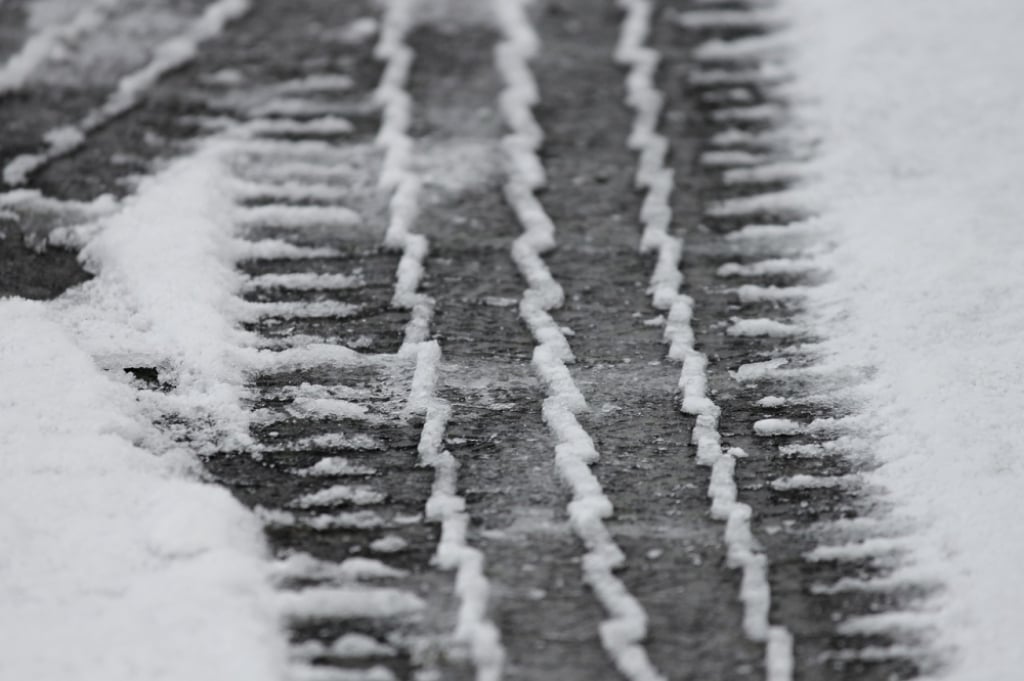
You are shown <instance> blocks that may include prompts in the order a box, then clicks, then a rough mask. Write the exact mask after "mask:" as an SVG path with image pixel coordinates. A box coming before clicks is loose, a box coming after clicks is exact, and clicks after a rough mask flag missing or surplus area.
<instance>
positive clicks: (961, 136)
mask: <svg viewBox="0 0 1024 681" xmlns="http://www.w3.org/2000/svg"><path fill="white" fill-rule="evenodd" d="M780 7H781V9H782V11H783V16H784V17H785V18H786V19H787V20H788V22H789V28H788V30H787V32H788V36H787V37H788V41H787V42H788V49H789V50H790V51H791V53H792V62H793V63H794V64H795V65H796V66H797V76H798V80H797V82H796V84H795V87H796V89H797V92H798V94H799V99H800V100H802V101H805V102H809V103H810V106H807V107H803V108H802V109H801V110H800V111H798V113H799V114H800V115H801V116H802V117H804V119H805V120H809V121H811V122H812V123H813V124H814V125H815V126H816V127H817V132H818V133H819V134H820V136H821V142H820V145H819V151H818V153H817V154H816V158H815V159H814V162H813V170H814V177H813V178H811V179H808V180H807V181H805V183H804V186H805V188H806V189H807V190H808V191H810V192H811V194H812V196H813V198H814V202H815V204H816V206H817V207H818V208H819V219H820V220H821V221H823V222H825V223H827V224H828V225H829V226H830V227H832V228H834V233H835V235H836V249H835V251H834V252H833V253H832V254H831V255H829V256H826V261H827V265H828V266H829V269H830V273H831V282H830V285H829V286H828V287H823V288H820V289H816V290H812V291H809V293H808V297H807V301H808V307H809V311H810V312H812V313H813V314H815V315H816V316H817V318H818V319H819V320H820V323H819V328H820V329H822V330H825V331H827V332H828V334H829V337H828V339H827V341H826V342H825V343H824V344H823V345H822V350H823V352H824V354H825V357H826V361H827V363H828V364H829V365H830V366H832V367H834V368H835V369H837V370H839V371H844V370H845V371H850V370H851V368H852V369H853V370H854V371H856V370H857V369H859V368H861V367H871V369H872V370H873V372H874V373H873V375H872V376H871V378H870V380H866V382H865V385H864V386H863V388H862V389H861V390H860V393H861V395H862V396H863V397H865V398H866V399H865V400H864V402H863V403H862V404H860V405H858V406H859V407H860V408H861V409H863V410H864V412H865V414H866V417H867V419H868V423H870V425H871V429H872V432H873V434H874V436H875V439H874V442H873V444H872V447H871V449H872V452H873V454H874V455H875V456H876V457H877V462H878V464H879V467H878V468H877V469H876V470H873V471H872V472H870V473H867V474H865V475H866V480H867V482H868V483H869V484H871V485H874V486H877V487H879V488H882V489H885V490H886V491H887V494H886V501H887V502H888V503H892V504H893V505H894V507H895V511H896V513H897V514H899V515H901V516H905V517H906V518H907V519H909V520H911V521H913V522H914V524H915V530H914V532H913V534H912V535H910V536H908V537H906V538H904V539H903V541H904V542H905V545H906V546H907V547H908V548H909V549H910V552H909V554H908V556H907V559H906V560H905V561H904V562H903V563H902V564H901V565H899V566H898V567H897V569H896V571H895V572H894V573H893V574H892V575H890V576H886V577H884V578H883V579H884V582H885V583H886V584H889V585H900V584H903V585H913V584H914V581H915V579H916V578H919V577H921V576H924V578H926V579H927V580H928V581H929V582H932V583H934V582H938V583H941V584H944V586H945V588H944V590H943V591H942V592H940V593H939V594H937V595H933V596H932V597H931V598H929V599H926V600H924V601H923V602H920V603H910V604H909V606H908V607H909V609H908V610H907V611H905V612H896V613H882V614H879V615H878V616H877V617H873V618H859V620H854V621H851V622H847V623H844V624H843V625H842V626H843V627H844V629H845V630H847V631H851V632H857V631H876V632H882V633H887V634H896V635H897V636H899V635H903V634H909V635H910V636H911V637H912V638H914V637H916V638H917V639H918V640H923V641H925V642H927V644H929V645H930V646H934V647H935V648H937V649H938V651H939V652H940V653H941V654H942V655H943V656H945V657H946V659H945V660H944V662H945V666H944V667H942V668H939V669H937V670H935V672H934V673H935V675H936V676H938V677H940V678H944V679H950V680H955V681H997V680H1002V679H1009V678H1016V677H1018V676H1020V674H1021V669H1024V648H1022V647H1021V646H1020V644H1019V639H1020V632H1021V631H1022V630H1024V588H1022V587H1021V586H1020V579H1019V566H1020V565H1021V564H1022V563H1024V530H1022V528H1021V525H1020V523H1018V522H1016V521H1015V519H1016V517H1017V516H1019V515H1020V511H1021V508H1022V505H1021V501H1020V499H1021V497H1020V490H1021V489H1022V488H1024V458H1022V456H1021V451H1020V450H1021V442H1022V441H1024V427H1022V426H1021V423H1022V420H1021V417H1020V405H1021V404H1024V388H1022V386H1024V361H1022V359H1021V358H1022V357H1024V343H1022V341H1021V340H1020V339H1021V338H1022V337H1024V276H1022V274H1021V273H1022V272H1024V237H1022V236H1021V235H1022V234H1024V232H1022V230H1021V222H1022V220H1024V199H1022V198H1021V197H1022V194H1021V192H1020V190H1019V184H1020V178H1021V176H1022V175H1024V142H1022V140H1024V123H1022V121H1024V86H1022V81H1021V79H1020V78H1019V76H1018V74H1017V73H1016V72H1015V70H1014V69H1012V68H1008V64H1010V63H1015V61H1019V59H1021V58H1022V57H1024V52H1022V50H1021V47H1020V40H1019V33H1020V26H1021V24H1022V22H1024V6H1021V5H1020V4H1019V3H1014V2H1005V1H1002V0H950V1H949V2H942V3H934V2H928V1H927V0H901V2H898V3H893V2H886V1H885V0H833V1H831V2H827V3H826V2H821V1H820V0H783V1H782V2H781V3H780ZM862 586H863V588H865V589H870V588H872V584H871V582H870V581H869V582H867V583H865V584H864V585H862ZM929 673H931V672H929Z"/></svg>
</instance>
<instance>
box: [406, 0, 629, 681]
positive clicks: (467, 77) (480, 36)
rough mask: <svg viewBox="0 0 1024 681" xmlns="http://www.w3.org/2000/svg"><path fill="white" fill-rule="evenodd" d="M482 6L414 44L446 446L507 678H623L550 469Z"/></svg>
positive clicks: (489, 27)
mask: <svg viewBox="0 0 1024 681" xmlns="http://www.w3.org/2000/svg"><path fill="white" fill-rule="evenodd" d="M472 7H473V11H471V12H459V13H456V14H455V15H451V14H448V15H442V16H441V17H435V18H433V19H431V20H430V21H428V22H427V23H424V24H421V25H420V26H418V27H417V29H416V31H414V33H413V34H412V35H411V36H410V42H411V44H412V45H413V46H414V48H415V49H416V51H417V53H418V54H419V55H421V57H420V59H419V60H418V64H419V66H418V68H417V69H415V70H414V72H413V74H412V76H413V77H412V80H411V83H410V91H411V93H412V94H413V96H414V99H415V101H417V103H418V105H417V107H416V115H415V116H414V118H413V123H412V128H413V129H414V130H416V131H417V155H416V158H415V164H416V167H417V170H418V172H419V174H420V176H421V177H422V178H423V179H424V190H423V195H422V201H421V204H422V212H421V215H420V219H419V220H418V228H419V231H420V232H422V233H424V234H427V235H429V238H430V241H431V253H430V256H429V260H428V263H429V265H428V267H427V270H426V272H425V279H424V286H425V287H426V289H427V290H429V291H430V292H431V295H432V296H434V297H435V298H436V300H437V310H436V313H437V317H436V320H435V327H436V330H435V333H436V334H437V336H438V338H439V340H441V342H442V343H443V345H444V347H445V358H444V359H445V361H444V363H443V364H442V367H441V377H442V380H441V381H440V384H439V388H440V390H441V391H442V394H443V396H444V397H445V398H446V399H447V400H448V401H449V403H450V404H451V406H452V412H451V417H450V420H449V427H448V429H447V435H448V440H447V442H446V445H447V446H448V447H449V448H450V450H451V451H452V452H453V453H454V454H455V455H456V457H457V458H458V459H459V461H460V464H461V465H460V473H459V479H460V485H461V486H464V489H465V492H464V495H465V497H466V501H467V508H468V510H469V511H470V512H471V515H472V517H473V524H472V525H471V527H470V538H471V541H472V544H473V545H474V546H478V547H480V549H481V550H483V551H484V553H485V554H486V556H487V563H488V566H489V568H488V573H489V575H490V579H491V583H492V589H493V592H494V598H493V607H492V617H493V618H494V620H495V622H497V623H498V624H499V625H500V627H501V629H502V635H503V641H504V643H505V646H506V648H507V660H508V662H507V665H506V672H505V678H508V679H546V678H559V679H566V681H570V680H572V679H584V678H586V679H599V678H612V677H614V676H615V675H616V673H615V671H614V668H613V666H612V665H610V664H609V663H608V661H607V659H606V658H605V656H604V654H603V652H602V650H601V644H600V641H599V640H598V634H597V627H596V626H595V623H596V622H598V621H600V618H601V608H600V606H599V605H598V604H597V603H596V602H595V601H594V599H593V598H592V596H591V595H590V593H589V592H588V589H587V587H586V586H585V585H584V583H583V580H582V579H581V576H580V571H579V562H578V561H579V550H578V539H577V538H576V537H575V535H574V534H573V532H572V530H571V528H569V527H568V525H567V524H566V523H565V522H563V520H562V518H561V515H562V513H563V512H564V511H563V509H564V504H565V490H564V488H563V487H562V486H560V485H559V484H558V481H557V479H555V476H553V475H551V471H550V468H551V457H550V451H551V447H552V446H553V445H552V443H551V441H550V438H549V436H548V434H547V432H546V428H545V427H544V422H543V420H542V416H541V414H540V408H539V407H540V404H541V400H542V396H543V395H542V392H543V388H542V386H541V384H540V382H539V381H538V379H537V377H536V375H535V374H534V372H533V371H532V369H531V368H530V355H531V352H532V350H533V347H534V342H533V339H532V337H531V335H530V332H529V330H528V329H526V328H525V327H524V326H523V324H522V322H521V320H520V319H519V317H518V315H517V313H516V310H515V307H516V303H517V301H518V298H519V296H520V294H521V292H522V281H521V279H520V277H519V274H518V272H517V271H516V267H515V264H514V263H513V262H512V260H511V258H509V249H510V247H511V244H512V243H513V241H514V240H515V238H516V237H518V236H519V234H520V233H521V228H520V226H519V225H518V224H517V222H516V220H515V216H514V215H513V214H512V212H511V211H510V209H509V207H508V206H507V205H506V204H505V202H504V201H503V198H502V192H501V186H502V182H503V178H502V173H501V168H502V165H503V163H502V154H501V138H502V135H503V133H504V130H503V125H502V121H501V117H500V113H499V112H498V110H497V107H495V106H494V103H495V101H496V100H497V97H498V94H499V93H500V91H501V89H502V88H503V84H502V83H501V79H500V78H499V76H498V74H497V72H496V71H495V69H494V68H493V51H494V46H495V43H496V41H497V39H498V36H496V34H495V32H494V24H493V16H492V13H491V10H490V7H489V4H485V3H482V4H477V5H473V6H472Z"/></svg>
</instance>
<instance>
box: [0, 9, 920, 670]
mask: <svg viewBox="0 0 1024 681" xmlns="http://www.w3.org/2000/svg"><path fill="white" fill-rule="evenodd" d="M188 4H189V5H190V7H191V6H192V5H195V6H196V14H195V16H199V14H198V12H199V6H204V7H207V8H209V7H213V6H214V5H215V4H216V3H198V2H193V3H188ZM230 4H231V3H222V5H223V7H222V8H224V9H225V11H226V12H228V14H227V15H225V16H224V17H223V22H224V25H223V26H218V29H219V30H217V31H211V33H210V35H199V37H198V42H197V48H196V52H195V54H194V55H193V56H192V57H191V58H190V59H188V60H187V61H186V60H182V62H181V63H176V62H175V63H170V62H169V63H168V65H167V69H166V73H163V72H161V73H159V74H157V75H158V77H155V78H154V79H153V80H152V82H151V83H147V84H146V86H145V87H144V88H143V89H140V90H139V91H138V92H137V93H133V94H132V100H131V101H130V102H128V103H126V104H124V106H123V107H122V106H121V105H120V104H118V103H117V101H115V100H116V96H115V95H116V92H117V90H115V89H114V88H115V87H116V84H117V83H118V82H122V83H123V82H124V78H125V77H126V76H130V75H131V74H132V73H136V72H137V71H138V70H139V69H145V68H146V64H147V63H152V62H145V61H140V62H139V63H132V60H131V59H130V58H129V57H127V56H125V57H123V59H122V60H121V61H119V62H117V63H115V64H114V65H113V66H111V67H110V72H109V73H110V75H109V77H106V78H101V77H97V78H95V79H93V82H83V81H82V80H80V79H76V78H75V77H74V75H73V74H72V75H70V76H69V75H68V73H67V72H68V71H70V70H73V69H72V68H71V67H70V66H68V65H67V63H66V62H61V63H56V62H47V63H44V64H42V65H40V66H39V67H38V68H39V71H40V73H42V74H43V76H40V77H37V78H36V79H35V80H30V81H29V82H28V83H26V84H24V85H23V86H21V87H19V88H18V89H17V91H16V92H11V93H8V94H6V95H4V96H3V98H2V99H0V118H2V120H4V126H5V130H6V131H7V132H6V134H5V135H4V138H3V139H2V140H0V165H2V166H4V167H5V168H6V169H7V170H5V177H6V179H7V181H8V184H9V185H10V186H9V187H8V189H10V190H11V191H14V190H15V188H16V187H25V188H29V189H38V190H40V191H41V192H42V194H43V195H45V196H48V197H52V198H53V199H54V200H53V201H52V202H50V203H46V202H43V201H40V200H31V201H26V202H22V203H17V204H13V205H14V210H15V211H16V213H17V215H18V216H19V218H20V222H18V221H15V220H14V219H13V218H12V219H6V220H5V219H4V218H3V217H2V214H0V227H2V228H3V229H4V234H5V235H6V236H7V238H6V239H4V240H3V241H0V258H2V262H3V263H4V266H3V268H2V274H0V293H2V294H4V295H11V294H15V295H24V296H27V297H35V298H50V297H53V296H55V295H58V294H60V293H61V292H63V291H64V290H66V289H68V288H69V287H72V286H74V285H76V284H79V283H80V282H82V281H84V280H85V279H87V278H88V274H87V273H86V272H85V271H84V270H82V269H81V268H80V267H79V266H78V265H77V263H76V261H75V259H74V253H73V252H69V251H67V250H63V249H60V248H54V247H51V248H49V249H46V250H45V251H37V250H33V249H30V248H28V247H26V246H23V245H22V243H23V240H22V239H21V238H19V237H20V236H22V234H21V233H22V232H29V231H33V230H34V232H33V233H42V234H45V233H46V232H47V231H49V230H52V229H53V227H55V226H58V225H62V224H71V223H74V222H75V220H76V219H79V218H80V213H81V212H82V211H87V210H88V208H87V206H89V205H94V204H87V203H84V202H90V201H93V200H94V199H95V198H96V197H97V196H100V195H102V194H111V195H113V196H114V197H122V196H125V195H129V194H131V192H132V191H133V190H134V187H135V186H136V185H135V180H134V178H135V176H137V175H140V174H142V175H145V174H150V173H152V172H154V171H155V170H156V169H157V168H159V167H160V166H161V164H163V163H164V162H166V161H167V160H168V159H170V158H174V157H178V156H185V155H188V154H189V153H191V151H192V150H193V149H194V148H195V147H196V144H197V141H198V140H202V139H204V138H208V137H211V136H216V137H217V139H220V140H226V141H225V142H224V144H226V148H227V151H226V152H224V153H225V157H226V158H227V162H226V167H227V168H229V172H230V174H231V178H230V179H231V181H232V182H233V183H234V185H233V186H235V187H237V195H236V196H235V198H234V200H235V203H236V207H237V216H238V217H237V219H236V228H237V234H238V235H240V236H241V237H243V238H244V239H246V240H248V242H249V243H250V245H251V249H250V251H249V256H250V257H240V259H239V261H238V264H237V267H238V269H239V271H240V272H241V273H243V274H244V276H245V285H244V287H243V288H242V290H241V291H240V292H239V295H240V296H241V297H242V298H243V299H244V300H245V301H247V302H248V303H250V305H248V306H247V307H246V309H247V310H248V312H247V317H246V319H245V320H244V328H245V329H246V330H248V331H250V332H252V334H253V338H255V339H256V343H257V344H258V345H259V346H260V347H262V348H264V349H265V350H266V351H267V353H268V354H267V356H268V357H270V359H267V360H266V361H264V362H262V364H261V365H260V366H259V367H258V368H257V369H254V370H253V371H252V372H251V374H250V378H249V387H250V391H251V399H250V401H249V403H248V408H249V409H250V411H251V415H252V419H251V420H252V426H251V430H250V432H248V433H236V434H235V435H238V436H239V437H238V438H235V441H236V442H245V443H247V444H245V445H244V446H234V447H225V448H222V449H221V450H220V451H216V452H203V461H204V463H205V466H206V468H207V470H208V472H209V474H210V476H211V477H212V479H214V480H216V481H217V482H218V483H219V484H222V485H224V486H226V487H228V488H229V489H230V490H231V491H232V492H233V493H234V494H235V495H236V496H237V497H238V498H239V499H240V500H242V501H243V502H244V503H245V504H247V505H248V506H250V507H252V508H253V509H255V510H256V512H257V513H258V514H260V516H261V517H262V518H263V519H264V521H265V523H266V528H267V529H266V531H267V538H268V541H269V543H270V545H271V547H272V549H273V551H274V553H275V555H276V556H277V558H278V559H279V560H278V562H277V563H276V566H277V567H276V570H277V572H276V574H277V579H278V582H279V589H280V590H281V593H282V594H283V595H284V596H283V599H282V602H283V603H285V606H284V607H285V611H286V613H287V615H288V616H289V618H290V622H291V636H292V651H293V655H294V662H295V672H294V673H295V678H297V679H339V680H340V679H355V678H359V679H392V678H401V679H419V680H425V679H442V678H443V679H471V678H476V679H497V678H506V679H510V680H523V681H526V680H530V681H542V680H547V679H550V680H555V679H558V680H559V681H571V680H574V679H591V680H598V679H607V680H609V681H611V680H612V679H620V678H628V679H634V680H641V679H652V680H653V679H673V680H677V679H678V680H682V679H772V680H773V681H783V680H785V679H791V678H792V679H816V680H836V681H839V680H844V679H858V680H872V679H893V678H896V679H908V678H914V677H915V676H917V675H918V674H919V673H921V671H922V664H923V663H922V662H921V661H920V659H919V658H918V655H917V652H918V651H919V650H920V647H921V646H922V645H923V644H924V641H922V640H920V634H919V633H915V632H913V631H907V630H906V629H905V628H904V627H901V626H898V625H899V622H900V620H899V617H898V615H899V613H902V612H905V611H906V610H908V609H911V608H912V607H913V606H914V605H915V604H916V603H918V602H920V601H921V599H922V598H925V597H927V595H928V593H929V590H930V588H931V587H929V586H928V585H925V584H909V585H908V584H905V583H897V584H894V585H891V586H888V587H887V586H885V580H884V577H885V576H886V575H887V574H889V572H890V571H891V570H892V569H893V568H894V566H896V565H898V560H899V554H900V545H899V537H900V533H901V532H904V531H905V528H901V527H900V526H899V525H898V524H895V523H892V522H887V521H886V520H885V509H879V508H878V504H877V502H876V501H875V500H874V498H873V496H872V492H871V490H870V489H864V488H863V486H862V485H861V484H860V482H859V478H858V475H857V474H858V472H860V471H863V470H866V469H867V468H868V467H870V466H871V465H872V464H871V460H870V456H869V452H867V451H865V444H864V442H863V441H862V440H861V439H860V438H859V437H858V435H857V433H858V431H857V424H858V422H857V414H856V412H855V411H853V410H852V409H851V408H850V407H848V406H847V404H848V403H847V402H846V401H845V400H844V399H843V395H844V391H846V390H847V389H848V388H849V387H850V385H851V384H853V385H855V383H856V381H857V378H858V377H856V376H836V375H828V374H826V373H823V372H820V371H817V370H816V366H815V362H816V356H815V353H814V343H815V334H814V328H813V323H812V321H809V320H807V319H806V318H805V316H804V315H803V314H802V312H803V310H802V307H801V292H802V291H803V290H805V287H811V286H815V285H818V284H820V283H821V282H822V281H823V280H824V278H825V274H824V273H823V272H821V271H820V270H819V269H818V267H817V266H816V261H815V259H814V255H813V254H814V252H815V249H818V248H824V247H826V246H827V244H818V243H816V242H814V241H813V236H808V235H807V234H805V233H803V232H802V231H800V230H799V229H790V230H789V231H788V232H787V231H786V230H787V229H788V227H787V226H788V225H791V224H792V223H794V222H796V221H798V220H799V219H801V218H803V217H806V216H803V215H801V214H800V208H799V203H798V202H797V201H795V199H794V191H795V190H794V185H793V183H792V179H793V174H794V172H793V168H794V167H795V166H796V165H798V164H799V162H800V161H801V160H802V159H804V158H806V157H807V156H808V155H809V154H811V153H813V140H812V139H807V138H806V136H805V135H804V134H803V132H804V131H802V130H801V128H800V127H799V124H798V122H794V121H793V120H792V119H791V118H790V117H789V115H788V113H787V112H788V100H787V96H788V95H787V90H786V88H785V84H786V79H787V74H786V70H785V59H784V56H779V53H778V51H777V50H776V49H775V48H773V42H772V38H773V35H774V32H775V31H776V29H778V26H776V25H775V23H774V19H773V15H772V14H771V12H770V9H765V7H766V6H767V5H768V4H769V3H762V2H753V1H750V2H743V1H740V0H736V1H732V2H724V1H723V2H710V3H709V2H693V3H687V2H685V1H684V0H672V1H669V2H664V3H649V2H646V1H645V0H635V1H633V2H630V1H624V2H621V3H614V2H611V0H609V1H608V2H606V3H596V4H595V3H593V2H586V1H584V0H550V1H548V2H537V3H533V4H531V5H529V6H521V5H520V3H519V2H509V3H508V4H507V5H502V6H501V7H500V10H501V11H498V12H495V11H492V10H491V8H490V7H489V6H487V5H484V4H481V3H473V2H459V1H457V0H451V1H450V2H446V3H439V4H434V5H431V4H423V5H419V4H416V3H404V2H394V3H391V4H390V5H389V6H388V8H386V9H384V10H381V8H379V7H377V6H376V5H375V4H374V3H370V2H363V1H361V0H359V1H355V0H354V1H352V2H347V3H332V2H328V1H326V0H301V1H297V2H291V3H274V2H262V3H255V4H254V5H253V7H251V8H250V9H249V10H248V11H247V12H245V13H242V12H238V16H237V17H235V16H233V15H231V12H232V11H233V10H232V9H231V7H229V6H228V5H230ZM143 5H145V3H143ZM25 6H26V5H25V3H19V2H13V3H11V2H8V3H7V4H6V5H4V6H3V8H2V11H3V12H5V13H8V14H10V15H11V17H12V20H11V21H12V22H13V23H12V24H11V25H14V24H15V23H18V22H21V21H24V15H19V9H22V8H24V7H25ZM110 11H111V12H112V13H113V15H114V16H115V17H121V18H122V19H123V21H122V22H121V24H123V25H129V24H131V22H130V21H129V17H128V16H127V14H124V15H122V14H118V13H119V12H124V13H128V12H136V13H144V12H146V11H152V8H151V7H148V6H145V7H143V8H142V9H139V8H138V7H135V6H133V5H125V6H124V7H121V8H116V7H115V8H114V9H112V10H110ZM108 21H112V20H110V19H109V18H108ZM121 24H118V23H117V22H116V21H113V23H111V24H109V25H114V26H118V25H121ZM5 25H8V24H7V23H5ZM189 26H190V24H189V23H188V22H187V21H185V20H177V21H172V20H170V19H168V21H167V22H165V23H163V24H160V23H157V24H154V26H153V27H151V28H150V29H149V30H150V31H151V32H152V33H154V34H159V35H155V36H151V35H149V34H147V35H146V36H145V39H146V40H151V39H160V40H163V39H169V38H171V37H173V36H174V35H179V34H180V33H181V31H184V32H185V33H188V31H189V30H191V29H189ZM183 27H184V28H183ZM90 31H100V29H85V30H84V31H83V34H82V35H81V36H72V37H71V38H68V39H67V42H68V43H69V45H70V46H69V48H68V49H71V50H72V51H73V50H74V49H75V46H76V45H78V44H79V43H82V44H84V43H85V42H87V41H88V40H89V39H90V35H92V34H91V33H90ZM164 33H166V34H167V35H164ZM0 39H2V41H3V42H2V43H0V46H2V47H3V48H4V50H5V52H4V53H0V55H2V54H7V55H9V54H13V53H14V52H15V51H16V46H17V45H18V44H19V41H21V40H23V36H20V35H19V34H17V33H14V34H11V35H9V34H8V33H4V34H3V36H2V37H0ZM133 40H135V41H139V40H140V39H139V37H138V36H137V35H136V36H135V37H134V38H133ZM118 78H120V79H121V80H120V81H119V80H118ZM122 89H123V88H122ZM112 93H114V94H112ZM627 95H628V96H627ZM118 101H119V100H118ZM112 102H113V104H112ZM97 112H100V114H97ZM102 112H108V113H109V115H106V114H103V113H102ZM67 125H72V126H77V127H76V129H77V130H78V131H79V132H80V133H81V140H79V141H78V143H77V144H75V145H73V148H67V149H65V148H63V147H62V146H61V145H60V138H59V137H57V136H54V135H52V134H51V135H49V137H47V132H48V131H52V130H54V129H61V128H63V126H67ZM46 139H49V142H46V141H44V140H46ZM54 140H57V141H56V142H54ZM27 156H28V157H35V158H37V159H40V160H39V163H38V164H31V163H28V164H26V163H25V162H24V161H19V159H25V158H26V157H27ZM34 165H38V167H34ZM24 168H29V170H28V171H27V172H24V173H22V172H21V169H24ZM125 368H128V367H125ZM138 375H140V376H141V377H143V378H144V379H147V378H148V379H151V383H152V385H151V386H150V388H151V389H164V390H170V391H173V390H174V386H160V385H159V380H160V379H159V376H158V375H151V374H146V373H145V372H141V373H138ZM178 425H179V426H180V424H178ZM189 428H190V426H189V425H188V424H187V423H186V424H185V425H184V426H183V429H184V432H186V435H184V436H183V437H184V440H185V441H188V435H187V432H188V429H189ZM887 614H888V615H893V617H890V618H887V617H886V615H887ZM894 623H895V624H894Z"/></svg>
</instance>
